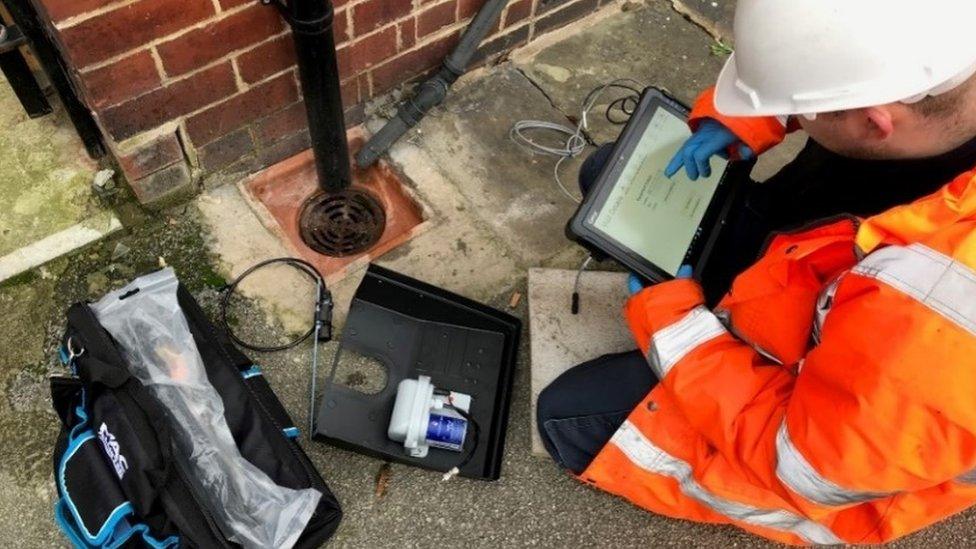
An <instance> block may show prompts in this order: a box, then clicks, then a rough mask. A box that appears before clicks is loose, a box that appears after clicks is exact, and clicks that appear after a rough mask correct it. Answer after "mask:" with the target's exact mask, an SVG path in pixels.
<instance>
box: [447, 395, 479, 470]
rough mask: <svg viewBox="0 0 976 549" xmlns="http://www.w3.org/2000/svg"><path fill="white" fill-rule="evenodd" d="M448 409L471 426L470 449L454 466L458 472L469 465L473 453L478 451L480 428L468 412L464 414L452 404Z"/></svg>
mask: <svg viewBox="0 0 976 549" xmlns="http://www.w3.org/2000/svg"><path fill="white" fill-rule="evenodd" d="M450 407H451V409H452V410H454V411H455V412H457V413H458V415H460V416H461V417H463V418H464V419H466V420H467V421H468V425H470V426H471V430H472V431H473V432H472V433H471V436H470V437H469V438H470V439H472V440H473V441H474V442H472V443H471V447H470V448H468V451H467V453H465V455H464V457H463V458H462V459H461V461H459V462H458V464H457V465H455V466H454V468H455V469H457V470H459V471H460V470H461V469H463V468H464V467H465V466H466V465H467V464H468V463H471V460H472V459H473V458H474V454H475V452H477V451H478V439H479V438H481V427H480V426H479V425H478V422H477V421H475V420H474V417H472V416H471V414H469V413H468V412H465V411H464V410H462V409H460V408H458V407H457V406H454V405H453V404H452V405H450Z"/></svg>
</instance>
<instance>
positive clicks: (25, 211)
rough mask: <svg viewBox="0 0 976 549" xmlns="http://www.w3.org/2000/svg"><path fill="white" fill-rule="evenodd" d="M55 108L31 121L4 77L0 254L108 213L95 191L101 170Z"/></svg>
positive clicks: (0, 110)
mask: <svg viewBox="0 0 976 549" xmlns="http://www.w3.org/2000/svg"><path fill="white" fill-rule="evenodd" d="M52 107H54V109H55V110H54V112H53V113H52V114H49V115H47V116H44V117H41V118H36V119H30V118H28V117H27V114H26V113H25V112H24V110H23V108H22V107H21V106H20V103H19V101H18V100H17V98H16V96H15V95H14V92H13V89H12V88H11V87H10V85H9V84H8V83H7V81H6V79H4V78H3V77H2V76H0V128H3V130H2V131H0V211H2V212H3V215H0V256H4V255H7V254H9V253H11V252H13V251H14V250H17V249H18V248H21V247H23V246H27V245H28V244H32V243H34V242H37V241H39V240H41V239H43V238H46V237H48V236H51V235H53V234H55V233H58V232H60V231H64V230H66V229H69V228H70V227H72V226H75V225H77V224H79V223H81V222H82V221H85V220H86V219H90V218H92V217H95V216H97V215H98V214H102V213H105V212H106V211H107V210H106V209H105V208H103V207H102V206H100V205H99V204H98V203H97V201H96V200H95V198H94V197H93V196H92V192H91V187H90V185H91V182H92V179H93V178H94V175H95V172H96V170H97V166H96V165H95V163H94V162H93V161H92V160H91V159H89V158H88V155H87V153H86V152H85V148H84V145H83V144H82V142H81V139H80V138H79V137H78V135H77V133H76V132H75V130H74V127H73V126H72V125H71V122H70V121H69V120H68V118H67V115H66V114H65V112H64V109H62V108H61V106H60V104H59V103H57V102H56V101H54V102H53V103H52ZM62 253H63V252H62Z"/></svg>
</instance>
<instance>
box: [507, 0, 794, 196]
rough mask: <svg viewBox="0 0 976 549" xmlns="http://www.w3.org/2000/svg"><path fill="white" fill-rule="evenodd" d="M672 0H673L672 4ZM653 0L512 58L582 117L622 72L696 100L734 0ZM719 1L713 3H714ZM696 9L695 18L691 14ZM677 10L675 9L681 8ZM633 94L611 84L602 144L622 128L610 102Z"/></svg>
mask: <svg viewBox="0 0 976 549" xmlns="http://www.w3.org/2000/svg"><path fill="white" fill-rule="evenodd" d="M672 2H673V4H672ZM680 2H681V0H650V1H647V2H645V3H644V4H637V3H629V4H624V10H623V12H622V13H619V14H615V15H612V16H610V17H607V18H606V19H604V20H602V21H600V22H599V23H598V24H596V25H593V26H586V25H585V23H584V24H583V25H580V27H581V28H582V30H580V31H579V32H575V33H573V36H572V37H571V38H569V39H566V40H563V41H561V42H558V43H556V44H553V45H551V46H549V47H546V48H544V49H542V50H538V49H535V48H533V47H529V48H526V49H525V50H524V51H521V52H516V54H515V55H514V56H513V62H514V63H515V65H516V66H517V67H518V68H519V70H520V71H522V72H523V73H524V74H525V76H526V77H527V78H529V79H530V80H531V81H532V82H533V83H534V84H535V85H536V86H538V87H539V89H540V90H542V91H543V92H544V93H545V95H546V97H547V98H548V99H549V100H550V101H551V102H552V104H553V105H554V106H556V107H557V108H558V109H559V110H560V111H562V112H563V113H565V114H567V115H570V116H575V117H577V118H578V117H579V116H580V111H581V104H582V101H583V99H584V98H585V97H586V95H587V93H589V91H590V90H593V89H595V88H597V87H599V86H602V85H604V84H606V83H608V82H611V81H613V80H616V79H620V78H628V79H633V80H636V81H638V82H640V83H641V84H643V85H644V86H657V87H662V88H664V89H666V90H668V91H670V92H671V93H672V94H674V96H675V97H677V98H678V99H680V100H681V101H683V102H684V103H685V104H689V105H690V104H691V103H692V102H693V101H694V99H695V97H697V96H698V94H699V93H700V92H701V91H702V90H703V89H705V88H707V87H709V86H711V85H712V84H713V83H714V82H715V79H716V78H717V77H718V72H719V71H720V70H721V68H722V66H723V65H724V63H725V61H726V56H725V55H723V54H721V53H720V52H718V51H716V50H715V49H714V48H713V47H712V46H714V45H715V41H714V39H713V38H712V35H710V34H709V33H708V32H706V29H707V28H708V25H713V26H714V25H725V24H727V23H730V21H731V16H732V13H733V11H734V3H733V2H731V1H729V0H721V1H720V2H712V1H711V0H686V4H687V8H686V7H685V6H684V5H682V4H680ZM713 4H714V5H713ZM691 8H694V9H695V10H701V13H700V14H699V12H698V11H695V16H694V17H692V19H694V20H695V21H696V22H698V23H707V24H704V25H702V24H692V23H690V22H689V20H688V19H687V18H686V16H685V14H687V13H690V12H689V11H688V9H691ZM679 9H680V12H679V11H676V10H679ZM625 95H627V92H626V91H620V90H613V89H610V90H607V91H606V92H605V94H604V95H603V96H602V99H601V100H600V101H598V102H597V105H596V106H594V108H593V109H592V111H591V112H590V115H589V117H588V119H589V128H590V129H589V130H588V132H587V133H588V135H589V136H590V137H591V138H593V139H594V140H595V141H596V142H597V143H608V142H611V141H614V140H615V139H616V138H617V136H618V135H619V134H620V131H621V130H622V129H623V126H618V125H614V124H611V123H610V122H608V121H607V120H606V118H605V116H604V112H605V111H606V107H607V105H609V104H610V102H611V101H612V100H613V99H615V98H617V97H622V96H625ZM805 139H806V138H805V136H802V135H794V136H791V137H790V138H789V139H788V140H787V141H786V142H784V143H783V144H782V145H780V146H779V147H777V148H776V149H775V150H774V151H770V153H768V154H766V155H763V156H762V157H761V158H760V160H759V162H758V163H757V166H756V170H755V171H754V172H753V178H755V179H756V180H757V181H765V180H766V179H768V178H769V176H771V175H772V174H774V173H776V172H777V171H779V168H780V167H782V166H783V164H785V163H786V162H788V161H789V160H791V159H792V158H793V157H794V156H796V153H797V152H798V151H799V149H800V148H802V145H803V143H804V142H805Z"/></svg>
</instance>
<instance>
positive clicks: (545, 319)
mask: <svg viewBox="0 0 976 549" xmlns="http://www.w3.org/2000/svg"><path fill="white" fill-rule="evenodd" d="M575 281H576V271H571V270H562V269H529V333H530V334H531V338H532V344H531V349H532V357H531V360H532V362H531V369H532V399H531V412H532V413H531V418H530V421H531V423H530V429H531V431H532V454H533V455H536V456H540V457H548V454H547V453H546V449H545V448H544V447H543V446H542V439H541V438H539V432H538V430H537V429H536V428H535V425H536V419H535V409H536V402H537V401H538V398H539V394H540V393H541V392H542V390H543V389H545V388H546V387H547V386H548V385H549V384H550V383H552V382H553V380H555V379H556V378H557V377H559V376H560V375H561V374H562V373H563V372H565V371H566V370H568V369H570V368H572V367H573V366H575V365H577V364H580V363H582V362H585V361H587V360H590V359H592V358H596V357H598V356H602V355H605V354H608V353H618V352H623V351H627V350H630V349H634V348H635V347H636V345H635V344H634V340H633V338H632V337H631V335H630V331H629V330H628V329H627V325H626V322H625V321H624V317H623V313H622V312H621V308H622V307H623V303H624V301H625V300H626V299H627V274H625V273H612V272H600V271H592V272H591V271H588V272H586V273H584V274H583V276H582V278H581V279H580V310H579V314H576V315H573V314H570V304H571V303H572V295H573V285H574V283H575Z"/></svg>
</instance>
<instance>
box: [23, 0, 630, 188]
mask: <svg viewBox="0 0 976 549" xmlns="http://www.w3.org/2000/svg"><path fill="white" fill-rule="evenodd" d="M35 1H37V2H38V3H39V4H41V6H42V7H43V9H45V10H46V12H47V14H48V16H49V17H50V18H51V20H52V22H53V24H54V27H55V29H56V34H57V36H58V38H59V41H60V43H61V45H62V47H63V49H64V53H65V58H66V60H67V62H68V63H69V65H71V68H72V69H73V71H74V73H75V75H76V76H77V81H78V83H79V87H80V88H81V90H80V91H81V95H82V96H83V99H84V100H86V101H87V102H88V104H89V105H90V107H91V108H92V110H93V111H94V112H95V114H96V118H97V120H98V121H99V124H100V125H101V127H102V129H103V131H104V133H105V136H106V141H108V144H109V146H110V148H111V149H112V151H113V152H114V153H115V155H116V157H117V158H118V160H119V165H120V166H121V167H122V170H123V172H124V173H125V175H126V177H127V179H128V180H129V181H130V183H131V184H132V187H133V190H134V191H135V192H136V195H137V196H138V198H139V199H140V200H142V201H143V202H146V203H151V202H155V201H159V200H161V199H165V198H167V197H171V196H172V195H174V194H179V195H182V194H185V193H192V192H193V189H195V187H196V185H197V182H198V181H199V180H200V179H201V178H210V179H215V180H221V179H229V178H232V177H239V176H240V175H242V174H245V173H249V172H253V171H256V170H258V169H260V168H262V167H264V166H267V165H269V164H272V163H274V162H277V161H279V160H282V159H283V158H286V157H288V156H290V155H292V154H295V153H297V152H298V151H300V150H302V149H304V148H306V147H307V146H308V136H307V127H306V123H305V118H304V111H303V109H304V106H303V105H302V103H301V91H300V89H299V85H298V78H297V69H296V67H295V54H294V50H293V45H292V41H291V36H290V31H289V30H288V29H287V27H286V25H285V24H284V23H283V22H282V20H281V18H280V17H279V15H278V14H277V12H276V11H275V10H274V8H272V7H270V6H265V5H262V4H260V3H259V2H258V1H257V0H35ZM609 1H611V0H511V2H510V4H509V6H508V7H507V8H506V10H505V12H504V13H503V14H502V18H501V21H500V22H499V28H498V29H496V31H495V32H494V33H493V35H492V36H491V37H490V38H489V39H488V40H487V41H486V43H485V44H483V45H482V50H481V55H480V57H481V58H482V59H484V58H486V57H490V56H492V55H496V54H499V53H502V52H504V51H507V50H509V49H512V48H514V47H517V46H520V45H522V44H525V43H527V42H529V41H531V40H532V39H534V38H535V37H536V36H538V35H539V34H541V33H544V32H547V31H549V30H551V29H554V28H556V27H558V26H561V25H563V24H565V23H568V22H570V21H572V20H574V19H577V18H579V17H582V16H584V15H586V14H588V13H590V12H592V11H594V10H595V9H597V7H599V5H600V4H601V3H607V2H609ZM483 3H484V0H335V9H336V17H335V24H334V30H335V39H336V43H337V44H338V59H339V68H340V73H341V80H342V91H343V97H344V100H345V105H346V108H347V113H346V121H347V123H348V124H349V125H354V124H357V123H359V122H361V121H362V118H363V104H364V103H365V102H366V101H367V100H368V99H370V98H373V97H376V96H379V95H382V94H383V93H385V92H387V91H389V90H390V89H391V88H393V87H395V86H397V85H399V84H402V83H404V82H407V81H410V80H413V79H416V78H418V77H420V76H422V75H425V74H426V73H428V72H429V71H430V70H432V69H433V68H435V67H437V66H438V65H439V64H440V62H441V60H442V59H443V58H444V56H445V55H446V54H447V53H449V52H450V51H451V49H452V48H453V47H454V45H455V44H456V43H457V41H458V39H459V37H460V35H461V32H462V31H463V30H464V28H465V26H466V25H467V23H468V21H469V20H470V18H471V17H472V16H473V15H474V14H475V13H476V12H477V10H478V9H479V8H480V7H481V5H482V4H483Z"/></svg>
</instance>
